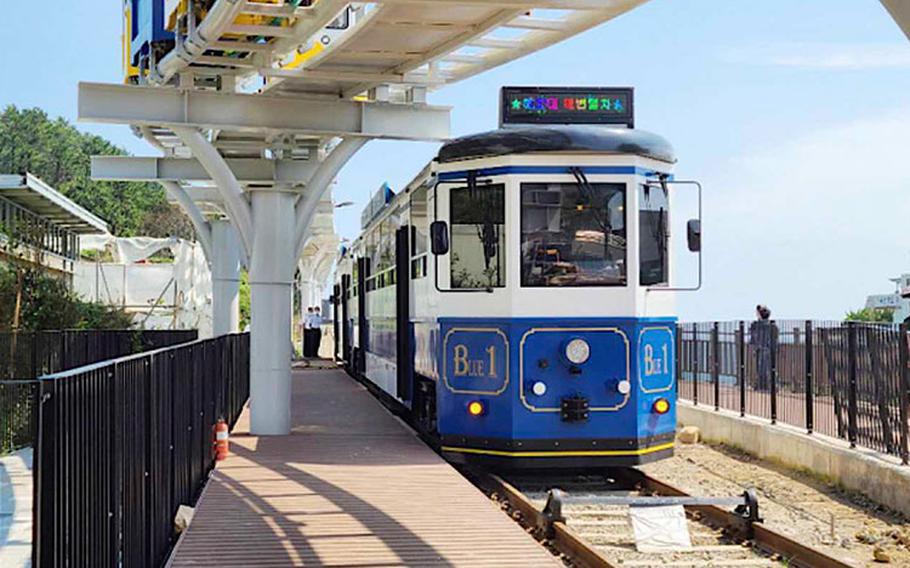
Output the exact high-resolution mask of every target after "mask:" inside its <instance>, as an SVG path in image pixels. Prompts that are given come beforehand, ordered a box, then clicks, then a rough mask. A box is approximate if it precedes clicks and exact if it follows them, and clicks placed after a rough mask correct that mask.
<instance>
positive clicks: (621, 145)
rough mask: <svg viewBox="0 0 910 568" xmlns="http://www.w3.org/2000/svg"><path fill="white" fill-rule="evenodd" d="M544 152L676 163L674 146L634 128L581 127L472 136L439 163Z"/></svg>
mask: <svg viewBox="0 0 910 568" xmlns="http://www.w3.org/2000/svg"><path fill="white" fill-rule="evenodd" d="M541 152H589V153H609V154H632V155H636V156H642V157H645V158H652V159H655V160H660V161H662V162H669V163H675V162H676V153H675V151H674V150H673V146H672V145H671V144H670V143H669V142H668V141H667V140H666V139H665V138H663V137H661V136H658V135H657V134H653V133H651V132H647V131H645V130H636V129H631V128H616V127H606V126H580V125H575V126H569V125H553V126H530V127H526V128H503V129H500V130H492V131H489V132H482V133H480V134H472V135H470V136H464V137H462V138H457V139H455V140H452V141H451V142H448V143H447V144H445V145H444V146H443V147H442V149H440V151H439V157H438V159H439V161H440V162H441V163H448V162H457V161H460V160H468V159H472V158H490V157H496V156H507V155H510V154H532V153H541Z"/></svg>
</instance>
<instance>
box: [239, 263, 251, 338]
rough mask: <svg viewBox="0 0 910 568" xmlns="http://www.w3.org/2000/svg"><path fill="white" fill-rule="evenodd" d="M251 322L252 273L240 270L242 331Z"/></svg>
mask: <svg viewBox="0 0 910 568" xmlns="http://www.w3.org/2000/svg"><path fill="white" fill-rule="evenodd" d="M249 323H250V273H249V272H247V271H246V270H242V271H241V272H240V331H243V330H244V329H246V326H247V324H249Z"/></svg>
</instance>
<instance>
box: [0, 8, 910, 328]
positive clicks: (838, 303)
mask: <svg viewBox="0 0 910 568" xmlns="http://www.w3.org/2000/svg"><path fill="white" fill-rule="evenodd" d="M7 4H8V6H5V7H4V8H5V16H4V18H3V19H2V21H0V37H2V38H3V40H4V44H5V45H6V48H5V49H4V50H3V51H2V54H0V78H2V79H0V106H5V105H7V104H15V105H17V106H20V107H40V108H43V109H44V110H46V111H47V112H48V113H49V114H50V115H51V116H63V117H65V118H67V119H69V120H71V121H73V122H75V119H76V104H77V96H76V93H77V83H78V82H79V81H96V82H120V80H121V78H122V77H121V63H120V34H121V26H122V24H121V18H120V2H119V1H118V0H80V1H79V2H61V1H59V0H58V1H55V2H50V3H47V4H46V5H45V8H44V9H42V10H38V9H36V8H35V6H33V5H32V4H33V3H31V2H8V3H7ZM528 84H540V85H605V86H633V87H635V90H636V94H635V96H636V101H635V103H636V115H637V116H636V126H637V127H638V128H641V129H644V130H649V131H652V132H656V133H658V134H660V135H662V136H664V137H666V138H667V139H668V140H670V141H671V142H672V143H673V145H674V147H675V148H676V151H677V155H678V158H679V163H678V165H677V169H676V174H677V177H679V178H686V179H697V180H699V181H701V182H702V183H703V185H704V188H705V210H704V223H703V230H704V248H705V252H704V255H705V256H704V259H705V279H704V287H703V288H702V290H701V291H700V292H697V293H687V294H683V295H682V296H681V297H680V302H679V304H680V307H679V309H680V317H681V318H682V319H687V320H708V319H730V318H751V317H752V316H753V309H754V306H755V305H756V304H757V303H765V304H767V305H769V306H770V307H771V309H772V311H773V313H774V317H777V318H800V319H805V318H840V317H842V316H843V315H844V313H845V312H846V311H847V310H850V309H855V308H858V307H861V306H862V305H863V304H864V302H865V298H866V296H867V295H868V294H872V293H888V292H890V291H892V290H893V285H892V284H891V283H890V282H889V281H888V278H890V277H893V276H897V275H899V274H900V273H902V272H910V238H908V232H907V228H908V226H910V224H908V219H910V176H908V174H907V173H905V172H904V171H903V170H901V169H900V167H899V166H900V165H902V164H904V163H906V162H907V161H908V160H910V152H908V150H910V137H908V135H907V133H908V132H910V96H908V93H910V41H908V40H907V38H906V37H905V36H904V35H903V34H902V33H901V32H900V30H899V28H898V27H897V26H896V25H895V23H894V22H893V21H892V20H891V19H890V17H889V16H888V14H887V12H886V11H885V10H884V8H883V7H882V6H881V4H880V3H879V2H878V1H876V0H801V1H799V2H794V1H793V0H762V1H760V2H759V1H755V0H748V1H747V0H651V2H649V3H647V4H645V5H644V6H642V7H640V8H638V9H636V10H634V11H632V12H631V13H629V14H626V15H623V16H621V17H620V18H617V19H615V20H613V21H612V22H609V23H607V24H605V25H603V26H601V27H599V28H596V29H594V30H592V31H590V32H587V33H586V34H583V35H581V36H578V37H576V38H574V39H572V40H569V41H567V42H565V43H562V44H560V45H557V46H554V47H552V48H549V49H547V50H544V51H542V52H539V53H536V54H534V55H532V56H530V57H527V58H525V59H522V60H520V61H517V62H514V63H511V64H509V65H506V66H503V67H501V68H498V69H495V70H493V71H490V72H487V73H485V74H483V75H480V76H478V77H475V78H472V79H470V80H467V81H464V82H462V83H459V84H458V85H454V86H451V87H447V88H446V89H443V90H441V91H438V92H435V93H433V94H431V96H430V102H431V103H433V104H440V105H451V106H452V107H453V112H452V131H453V135H463V134H470V133H474V132H480V131H484V130H489V129H493V128H495V127H496V125H497V115H498V92H499V88H500V87H501V86H503V85H528ZM78 126H79V128H80V129H82V130H84V131H87V132H93V133H96V134H100V135H103V136H105V137H107V138H109V139H110V140H112V141H113V142H115V143H116V144H118V145H121V146H123V147H125V148H127V149H128V150H129V151H130V152H132V153H134V154H137V155H154V150H153V149H152V148H150V147H149V146H148V145H147V144H145V143H144V142H142V141H140V140H138V139H136V138H135V137H133V135H132V134H131V133H130V131H129V129H128V128H127V127H124V126H102V125H94V124H79V125H78ZM437 149H438V144H428V143H415V142H371V143H370V144H368V145H367V147H366V148H365V149H364V150H362V151H361V152H360V153H359V154H358V155H357V156H356V157H355V158H354V159H353V160H351V162H350V163H349V164H348V166H347V167H346V168H345V169H344V170H343V171H342V172H341V174H340V175H339V178H338V184H337V186H336V189H335V199H336V201H347V200H350V201H354V202H355V203H356V204H357V206H356V207H349V208H346V209H340V210H339V212H338V216H337V222H336V223H337V228H338V231H339V233H340V234H341V235H343V236H345V237H354V236H356V233H357V231H358V229H359V219H360V209H361V207H362V205H364V204H365V203H366V202H367V200H368V199H369V196H370V195H371V194H372V192H373V191H375V190H376V189H377V188H378V187H379V186H380V185H381V184H382V183H383V182H388V183H389V184H390V185H391V186H392V187H393V188H395V189H397V188H401V187H402V186H404V185H405V184H406V183H407V182H408V181H410V180H411V179H412V178H413V177H414V176H415V175H416V174H417V172H418V171H419V170H420V169H421V168H422V167H423V166H424V165H425V164H426V163H427V162H428V161H429V160H430V159H431V158H432V157H433V155H434V153H435V151H436V150H437Z"/></svg>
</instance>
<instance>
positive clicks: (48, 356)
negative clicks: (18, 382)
mask: <svg viewBox="0 0 910 568" xmlns="http://www.w3.org/2000/svg"><path fill="white" fill-rule="evenodd" d="M198 336H199V334H198V332H197V331H196V330H59V331H58V330H55V331H19V332H0V380H9V379H34V378H37V377H39V376H41V375H46V374H49V373H58V372H60V371H64V370H66V369H73V368H76V367H81V366H84V365H90V364H92V363H96V362H98V361H104V360H106V359H115V358H117V357H123V356H124V355H131V354H133V353H139V352H141V351H149V350H151V349H160V348H162V347H168V346H171V345H177V344H180V343H188V342H190V341H195V340H196V339H197V337H198Z"/></svg>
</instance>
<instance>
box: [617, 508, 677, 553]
mask: <svg viewBox="0 0 910 568" xmlns="http://www.w3.org/2000/svg"><path fill="white" fill-rule="evenodd" d="M629 518H630V519H631V521H632V530H633V532H634V533H635V547H636V549H638V551H639V552H650V553H661V552H672V551H676V550H689V549H691V548H692V540H691V538H690V537H689V524H688V523H687V522H686V511H685V510H684V509H683V507H682V505H670V506H667V507H629Z"/></svg>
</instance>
